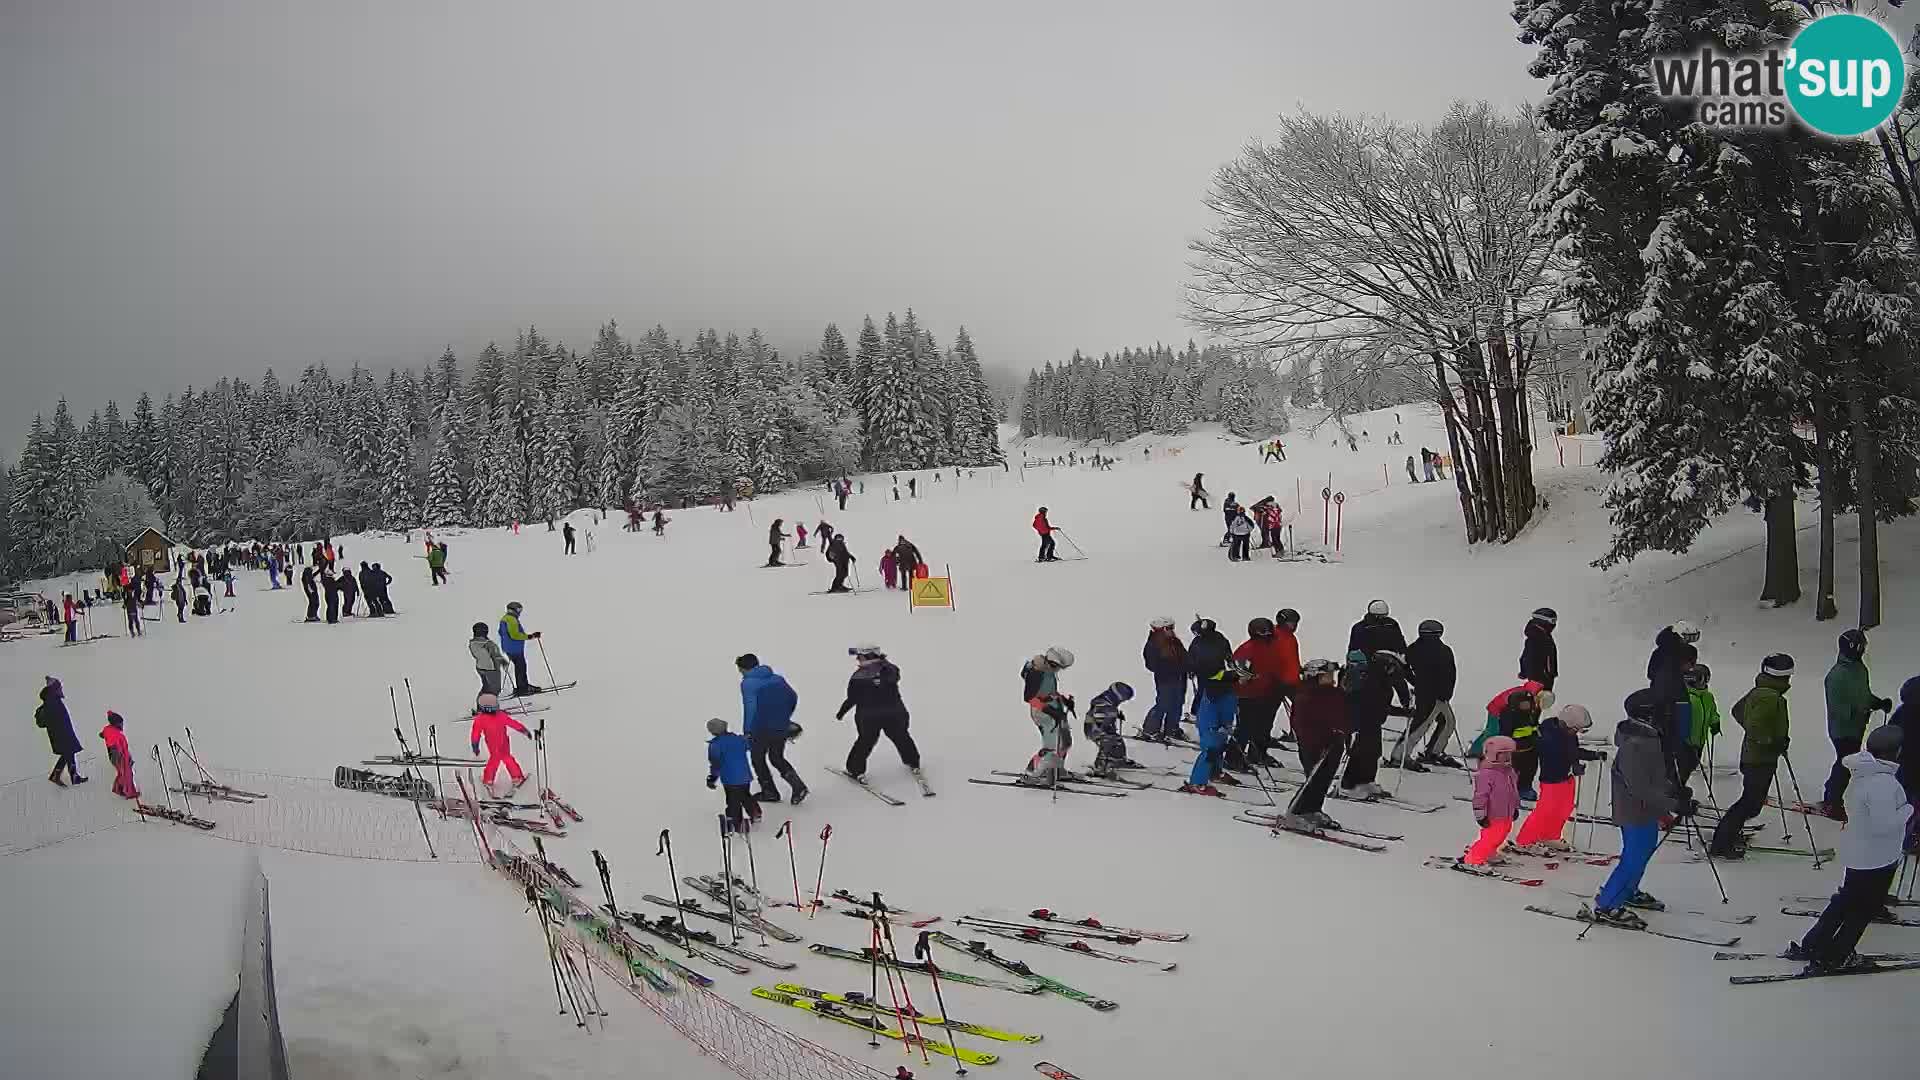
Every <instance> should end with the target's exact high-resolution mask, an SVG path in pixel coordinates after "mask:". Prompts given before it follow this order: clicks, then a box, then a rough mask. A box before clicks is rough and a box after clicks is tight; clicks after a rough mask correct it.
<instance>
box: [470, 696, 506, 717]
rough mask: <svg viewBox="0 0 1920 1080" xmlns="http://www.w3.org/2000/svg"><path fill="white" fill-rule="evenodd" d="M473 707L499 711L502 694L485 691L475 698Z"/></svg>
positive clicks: (486, 710) (484, 710)
mask: <svg viewBox="0 0 1920 1080" xmlns="http://www.w3.org/2000/svg"><path fill="white" fill-rule="evenodd" d="M473 707H474V708H476V709H479V710H480V711H481V712H498V711H499V710H500V696H499V695H498V694H488V693H484V692H483V693H482V694H481V695H480V696H479V697H477V698H474V699H473Z"/></svg>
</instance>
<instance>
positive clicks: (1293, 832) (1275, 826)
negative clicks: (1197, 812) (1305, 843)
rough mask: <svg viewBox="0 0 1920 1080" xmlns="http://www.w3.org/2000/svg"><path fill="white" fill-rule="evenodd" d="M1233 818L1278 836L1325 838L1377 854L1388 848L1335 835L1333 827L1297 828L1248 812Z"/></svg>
mask: <svg viewBox="0 0 1920 1080" xmlns="http://www.w3.org/2000/svg"><path fill="white" fill-rule="evenodd" d="M1233 820H1235V821H1244V822H1246V823H1247V824H1249V825H1259V826H1261V827H1262V828H1265V829H1267V830H1269V831H1271V832H1272V833H1274V835H1276V836H1277V835H1280V834H1281V833H1285V834H1287V835H1288V836H1304V837H1306V838H1307V839H1309V840H1325V841H1326V842H1327V843H1329V844H1339V845H1340V846H1341V847H1350V848H1353V849H1354V850H1356V851H1371V852H1374V853H1376V854H1378V853H1379V852H1382V851H1385V850H1387V845H1385V844H1376V843H1373V842H1372V841H1369V840H1355V839H1352V838H1351V837H1346V836H1337V835H1335V830H1332V829H1295V828H1291V827H1289V826H1286V825H1282V824H1280V822H1279V821H1277V820H1275V819H1273V818H1270V817H1254V816H1252V815H1248V814H1235V815H1234V816H1233Z"/></svg>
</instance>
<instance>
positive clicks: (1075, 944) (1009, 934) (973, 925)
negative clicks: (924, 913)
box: [959, 917, 1180, 971]
mask: <svg viewBox="0 0 1920 1080" xmlns="http://www.w3.org/2000/svg"><path fill="white" fill-rule="evenodd" d="M959 921H960V925H962V926H964V927H966V928H967V929H968V930H971V931H973V932H974V933H976V934H986V935H987V936H988V937H997V938H1005V939H1007V940H1008V941H1024V942H1026V943H1027V944H1029V945H1045V946H1046V947H1047V948H1049V949H1059V950H1061V951H1062V952H1070V953H1077V954H1079V955H1081V956H1089V957H1092V958H1094V959H1096V960H1108V961H1111V962H1113V963H1116V964H1139V965H1142V966H1144V967H1150V968H1153V969H1154V970H1156V971H1173V970H1175V969H1177V968H1178V967H1179V966H1180V965H1179V964H1177V963H1173V964H1163V963H1160V962H1159V961H1157V960H1142V959H1141V958H1139V957H1137V956H1128V955H1127V954H1126V953H1117V952H1110V951H1108V950H1106V949H1096V948H1094V947H1093V946H1092V945H1089V944H1087V942H1086V941H1085V940H1084V939H1082V938H1077V937H1074V938H1070V939H1069V940H1064V941H1063V940H1061V938H1060V937H1058V936H1055V935H1060V934H1062V933H1065V932H1063V931H1059V930H1049V929H1046V928H1044V927H1038V926H1026V927H1017V926H1003V925H997V924H994V923H991V922H988V921H984V920H980V919H971V918H966V917H962V918H961V919H960V920H959ZM1106 940H1111V939H1106ZM1117 940H1118V941H1119V943H1121V944H1135V943H1137V942H1138V941H1139V939H1138V938H1119V939H1117Z"/></svg>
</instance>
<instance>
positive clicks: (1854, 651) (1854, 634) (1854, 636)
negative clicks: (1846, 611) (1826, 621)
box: [1840, 629, 1867, 660]
mask: <svg viewBox="0 0 1920 1080" xmlns="http://www.w3.org/2000/svg"><path fill="white" fill-rule="evenodd" d="M1840 655H1841V656H1844V657H1846V658H1847V659H1849V660H1858V659H1860V658H1861V657H1863V656H1865V655H1867V633H1866V631H1864V630H1857V629H1856V630H1849V631H1847V632H1846V633H1844V634H1841V635H1840Z"/></svg>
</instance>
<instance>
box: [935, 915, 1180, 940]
mask: <svg viewBox="0 0 1920 1080" xmlns="http://www.w3.org/2000/svg"><path fill="white" fill-rule="evenodd" d="M954 922H956V923H958V924H959V925H961V926H974V927H980V928H981V929H987V930H1018V931H1020V932H1021V933H1027V932H1028V931H1032V932H1033V933H1037V934H1046V935H1049V936H1052V937H1069V938H1086V939H1087V940H1089V941H1105V942H1110V943H1112V944H1114V945H1138V944H1140V942H1141V941H1142V940H1144V939H1142V938H1138V937H1135V936H1133V935H1132V934H1121V933H1115V932H1114V931H1111V930H1090V929H1088V928H1086V927H1084V926H1074V925H1072V924H1070V923H1069V924H1064V925H1060V926H1035V925H1033V924H1032V923H1023V922H1014V921H1013V920H1011V919H996V918H993V917H991V916H986V915H962V916H960V917H959V918H958V919H955V920H954Z"/></svg>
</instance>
